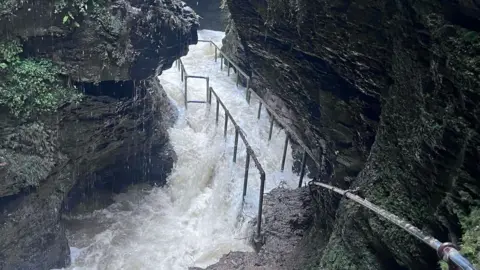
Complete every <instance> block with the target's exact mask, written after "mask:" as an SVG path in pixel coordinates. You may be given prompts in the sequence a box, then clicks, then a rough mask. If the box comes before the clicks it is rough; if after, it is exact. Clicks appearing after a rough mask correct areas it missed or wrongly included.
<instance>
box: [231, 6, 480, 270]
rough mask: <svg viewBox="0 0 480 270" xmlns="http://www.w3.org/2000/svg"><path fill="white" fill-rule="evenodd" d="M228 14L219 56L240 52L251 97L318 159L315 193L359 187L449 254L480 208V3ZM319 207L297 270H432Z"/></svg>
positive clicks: (346, 217) (354, 220) (340, 213)
mask: <svg viewBox="0 0 480 270" xmlns="http://www.w3.org/2000/svg"><path fill="white" fill-rule="evenodd" d="M227 4H228V8H229V11H230V13H231V18H232V20H233V22H234V25H233V26H234V27H235V31H232V32H231V33H235V32H236V33H237V34H236V35H237V37H236V38H235V37H227V38H226V39H225V41H224V42H227V45H228V46H226V47H225V49H226V50H227V52H231V53H235V50H236V51H240V52H241V51H242V50H243V51H244V53H241V54H239V55H240V56H237V59H238V60H239V61H240V64H241V65H242V66H243V67H245V68H246V69H248V70H249V71H251V72H252V76H253V80H254V82H253V86H254V87H255V88H256V90H257V92H258V93H261V94H262V95H263V96H264V99H265V100H267V101H268V102H269V103H271V105H272V107H276V108H277V113H278V114H279V115H283V118H284V119H283V121H284V122H286V123H287V124H288V125H289V127H290V128H291V129H292V130H294V131H296V132H297V133H298V135H299V137H300V138H302V140H303V141H304V142H305V143H306V144H307V145H308V146H309V147H310V148H311V149H312V150H314V151H315V152H316V153H317V157H318V159H319V160H320V159H321V156H322V153H323V154H324V157H325V160H326V162H325V164H324V168H323V172H324V174H323V178H324V179H323V180H324V181H331V182H332V183H334V184H335V185H337V186H340V187H343V188H348V187H359V188H360V190H361V191H362V195H364V196H365V197H367V199H369V200H370V201H372V202H375V203H377V204H379V205H381V206H383V207H385V208H386V209H388V210H390V211H392V212H394V213H396V214H398V215H400V216H402V217H404V218H407V219H408V220H410V221H411V222H412V223H413V224H415V225H417V226H419V227H421V228H422V229H424V230H426V231H427V232H428V233H431V234H433V235H434V236H436V237H437V238H439V239H440V240H441V241H446V240H449V241H457V240H458V239H459V237H460V236H461V233H462V229H461V228H460V227H459V225H458V219H459V215H462V214H463V213H468V212H469V211H470V207H471V206H472V205H475V204H478V203H479V196H478V194H479V191H480V183H479V181H478V180H475V179H476V178H475V177H476V175H478V174H479V173H480V168H479V167H478V161H479V158H480V152H479V146H480V135H479V130H480V128H479V127H480V121H479V119H480V118H479V116H480V115H479V111H480V109H479V105H478V104H479V101H480V90H479V89H480V77H479V76H480V75H479V74H480V69H479V67H480V58H479V56H478V55H479V54H478V52H479V50H480V29H479V28H478V25H480V24H479V20H480V15H479V14H480V3H479V2H478V1H430V0H422V1H402V2H398V1H390V2H389V1H380V2H379V1H362V0H358V1H342V0H340V1H322V0H320V1H314V2H312V1H296V2H295V3H293V2H285V1H276V0H268V1H260V0H239V1H234V0H228V1H227ZM235 40H237V41H235ZM232 41H233V43H232ZM235 48H237V49H235ZM242 54H243V56H242ZM320 194H321V195H320V196H319V200H320V201H321V202H322V203H323V205H324V207H320V208H319V211H320V212H323V213H322V214H321V215H323V216H324V218H323V219H319V221H317V222H315V225H314V228H312V231H311V232H310V234H309V236H308V237H307V238H308V239H311V243H310V244H309V245H307V246H305V247H304V251H305V252H306V253H307V254H309V256H310V258H311V260H310V261H308V262H307V263H306V264H305V265H304V267H305V269H310V268H315V267H325V268H327V269H405V268H406V269H431V268H434V267H435V265H436V260H437V258H436V255H435V254H434V252H433V251H432V250H429V248H428V247H427V246H426V245H424V244H422V243H421V242H418V241H417V240H416V239H414V238H413V237H411V236H409V235H407V234H405V233H404V232H403V231H401V230H398V229H397V228H395V227H392V226H391V225H389V224H387V223H385V221H383V220H381V219H379V218H377V217H376V216H375V215H374V214H372V213H371V212H369V211H368V210H364V209H361V208H359V207H358V206H356V205H353V204H352V203H349V202H346V201H341V202H340V200H339V198H338V197H336V196H334V195H332V194H329V193H328V192H321V193H320ZM339 202H340V203H339ZM320 220H323V221H320ZM464 229H465V228H464ZM419 254H420V255H419Z"/></svg>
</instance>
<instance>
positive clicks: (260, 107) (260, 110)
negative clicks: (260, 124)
mask: <svg viewBox="0 0 480 270" xmlns="http://www.w3.org/2000/svg"><path fill="white" fill-rule="evenodd" d="M261 113H262V101H261V100H260V102H259V104H258V115H257V118H258V119H260V114H261Z"/></svg>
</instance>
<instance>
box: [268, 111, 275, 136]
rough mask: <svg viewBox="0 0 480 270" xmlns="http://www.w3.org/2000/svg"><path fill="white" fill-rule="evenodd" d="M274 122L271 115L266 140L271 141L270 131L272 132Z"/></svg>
mask: <svg viewBox="0 0 480 270" xmlns="http://www.w3.org/2000/svg"><path fill="white" fill-rule="evenodd" d="M274 121H275V119H274V118H273V115H272V118H270V130H269V131H268V140H269V141H271V140H272V131H273V122H274Z"/></svg>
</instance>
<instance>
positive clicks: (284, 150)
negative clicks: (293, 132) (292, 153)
mask: <svg viewBox="0 0 480 270" xmlns="http://www.w3.org/2000/svg"><path fill="white" fill-rule="evenodd" d="M287 147H288V134H287V136H286V137H285V146H284V148H283V157H282V172H283V169H285V158H286V157H287Z"/></svg>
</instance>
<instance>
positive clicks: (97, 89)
mask: <svg viewBox="0 0 480 270" xmlns="http://www.w3.org/2000/svg"><path fill="white" fill-rule="evenodd" d="M74 85H75V86H76V87H77V88H78V89H80V90H81V91H82V92H83V93H84V94H86V95H90V96H109V97H113V98H118V99H120V98H131V97H133V96H134V94H135V91H134V89H135V84H134V81H118V82H116V81H102V82H100V83H91V82H75V83H74Z"/></svg>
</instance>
